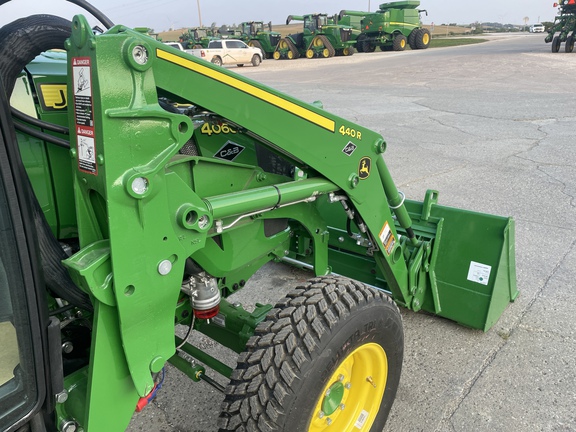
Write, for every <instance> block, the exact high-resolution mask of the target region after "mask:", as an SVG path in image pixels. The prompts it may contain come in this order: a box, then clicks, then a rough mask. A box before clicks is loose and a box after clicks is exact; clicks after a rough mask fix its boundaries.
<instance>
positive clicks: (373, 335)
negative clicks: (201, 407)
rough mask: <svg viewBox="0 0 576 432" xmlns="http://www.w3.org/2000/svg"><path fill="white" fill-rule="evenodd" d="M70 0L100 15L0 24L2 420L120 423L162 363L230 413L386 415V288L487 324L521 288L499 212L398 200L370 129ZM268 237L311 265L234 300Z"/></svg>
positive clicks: (395, 325)
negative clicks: (232, 359) (269, 296)
mask: <svg viewBox="0 0 576 432" xmlns="http://www.w3.org/2000/svg"><path fill="white" fill-rule="evenodd" d="M16 1H17V0H16ZM3 3H4V2H3ZM73 3H75V4H77V5H81V6H83V7H84V8H85V9H86V10H87V11H88V12H89V13H91V14H93V15H94V16H95V17H96V18H97V19H98V20H99V21H100V22H101V23H102V24H104V26H106V27H107V30H106V31H104V32H103V33H100V32H94V31H93V30H92V29H91V28H90V25H89V23H88V21H87V19H86V18H85V17H84V16H83V15H76V16H74V17H72V20H71V21H69V20H67V19H64V18H59V17H55V16H50V15H35V16H30V17H24V18H22V19H19V20H17V21H14V22H13V23H11V24H8V25H7V26H5V27H3V28H2V29H1V30H0V81H1V83H2V91H0V126H1V134H0V253H1V255H0V342H1V344H0V346H1V347H2V355H1V356H0V362H1V363H0V430H3V431H16V430H31V431H44V430H59V431H63V432H74V431H85V432H111V431H122V430H124V429H125V428H126V427H127V425H128V423H129V421H130V419H131V417H132V416H133V415H139V414H135V413H137V412H139V411H142V410H146V405H147V404H148V403H149V402H150V401H151V400H152V399H153V398H154V397H155V396H156V395H157V394H158V393H159V392H161V391H163V390H164V389H163V388H162V387H163V386H164V387H165V386H166V385H167V384H166V382H164V375H165V370H166V368H167V366H168V364H169V363H170V364H171V365H172V367H175V368H177V369H179V370H181V371H183V372H184V374H186V376H188V377H190V378H191V380H193V381H195V382H201V383H200V384H198V391H199V392H200V391H205V389H206V386H211V387H213V388H214V389H216V390H217V391H219V392H221V393H222V400H223V402H222V406H221V413H220V415H219V418H218V419H215V420H214V423H215V424H216V423H217V425H218V427H219V429H220V430H221V431H297V432H300V431H335V432H342V431H364V432H366V431H381V430H382V428H383V426H384V424H385V422H386V418H387V416H388V413H389V412H390V408H391V406H392V403H393V401H394V398H395V394H396V390H397V388H398V383H399V381H400V377H401V368H402V357H403V338H404V336H403V329H402V321H401V318H400V314H399V310H398V307H403V308H408V309H411V310H413V311H425V312H426V313H429V314H434V315H437V316H439V317H443V318H446V319H450V320H453V321H455V322H457V323H460V324H461V325H464V326H467V327H471V328H475V329H480V330H484V331H486V330H488V329H489V328H490V327H491V326H492V325H493V324H494V323H495V322H496V321H497V320H498V318H499V316H500V315H501V314H502V312H503V311H504V309H505V308H506V306H507V304H508V303H509V302H510V301H512V300H514V299H515V297H516V296H517V294H518V291H517V289H516V278H515V263H514V222H513V220H512V219H510V218H507V217H500V216H493V215H487V214H480V213H475V212H471V211H466V210H460V209H455V208H450V207H445V206H442V205H440V204H439V202H438V192H437V191H434V190H430V191H428V192H427V193H426V194H425V196H424V197H423V200H422V201H414V200H410V199H408V198H407V197H405V196H404V194H403V193H402V192H400V191H399V190H398V189H397V187H396V186H395V184H394V181H393V180H392V177H391V174H390V172H389V170H388V168H387V165H386V158H385V154H386V153H385V152H386V147H387V146H386V142H385V141H384V139H383V138H382V137H381V136H380V135H379V134H377V133H375V132H372V131H370V130H368V129H366V128H365V127H363V126H360V125H358V124H354V123H353V122H351V121H349V120H346V119H344V118H340V117H338V116H335V115H333V114H330V112H329V111H328V110H324V109H322V108H321V107H320V106H319V105H318V104H308V103H305V102H302V101H300V100H297V99H295V98H293V97H291V96H289V95H286V94H282V93H280V92H278V91H276V90H274V89H272V88H269V87H267V86H264V85H262V84H260V83H258V82H255V81H252V80H250V79H248V78H245V77H243V76H240V75H237V74H235V73H234V72H231V71H228V70H226V69H222V68H221V67H215V66H213V65H212V64H210V63H208V62H205V61H203V60H202V59H199V58H195V57H192V56H190V55H188V54H186V53H185V52H182V51H178V50H176V49H173V48H171V47H169V46H167V45H164V44H162V43H161V42H158V41H156V40H154V39H152V38H150V37H149V36H147V35H145V34H142V33H140V32H138V31H135V30H132V29H130V28H128V27H125V26H123V25H115V24H113V23H112V22H111V21H110V19H108V18H107V17H106V16H104V15H102V14H101V13H100V12H99V11H98V10H97V9H95V8H93V7H91V6H90V5H88V4H87V3H85V2H84V0H73ZM10 104H11V105H10ZM271 261H277V262H284V263H286V265H295V266H299V267H305V268H309V269H310V271H311V275H310V280H309V281H307V282H305V283H301V284H299V285H297V286H294V289H293V290H291V291H290V292H289V294H287V295H286V296H285V297H283V298H278V300H277V302H276V303H275V304H273V305H268V304H266V305H265V304H260V303H257V304H256V307H255V308H254V309H253V310H252V309H250V311H249V310H247V309H244V308H243V307H242V306H241V305H240V304H238V303H236V302H229V301H228V300H227V298H228V297H229V296H230V295H232V294H234V293H237V296H239V297H240V298H241V296H242V294H243V290H245V289H249V285H247V281H249V279H250V277H251V276H252V275H253V274H254V273H255V272H256V271H257V270H258V269H260V268H261V267H262V266H264V265H265V264H266V263H269V262H271ZM271 289H273V287H271ZM279 297H280V296H279ZM240 303H241V302H240ZM176 325H184V326H186V327H187V328H188V335H186V336H183V337H177V336H175V327H176ZM196 332H201V333H203V334H205V335H207V336H208V337H210V338H211V339H212V340H214V341H216V342H218V343H220V344H222V345H224V346H226V347H228V348H230V349H232V350H234V351H235V352H237V353H238V359H237V362H236V366H235V367H230V366H228V365H227V364H226V362H225V361H223V360H225V359H218V358H214V357H213V356H211V355H209V354H208V353H206V352H205V351H204V350H202V349H200V348H199V347H195V346H193V345H192V344H191V343H190V334H191V333H196ZM192 360H194V361H192ZM217 374H219V375H222V376H224V377H226V379H228V380H229V384H228V385H227V386H222V385H221V384H219V383H218V381H217V380H215V379H214V377H215V376H216V375H217ZM189 409H191V410H194V406H189ZM190 428H191V430H192V429H193V425H191V426H190Z"/></svg>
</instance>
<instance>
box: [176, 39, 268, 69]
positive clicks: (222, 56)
mask: <svg viewBox="0 0 576 432" xmlns="http://www.w3.org/2000/svg"><path fill="white" fill-rule="evenodd" d="M186 51H187V52H189V53H190V54H192V55H193V56H196V57H200V58H202V59H204V60H206V61H209V62H212V63H214V64H215V65H218V66H222V65H225V64H235V65H237V66H244V65H245V64H248V63H250V64H252V66H258V65H259V64H260V63H262V59H263V58H264V55H263V54H262V51H261V50H260V48H254V47H250V46H248V45H246V44H245V43H244V42H242V41H241V40H237V39H221V40H213V41H210V43H209V44H208V48H201V49H193V50H186Z"/></svg>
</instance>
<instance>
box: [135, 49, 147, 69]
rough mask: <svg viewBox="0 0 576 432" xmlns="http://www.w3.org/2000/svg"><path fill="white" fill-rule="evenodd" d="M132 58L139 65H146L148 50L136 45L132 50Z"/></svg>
mask: <svg viewBox="0 0 576 432" xmlns="http://www.w3.org/2000/svg"><path fill="white" fill-rule="evenodd" d="M132 58H133V59H134V61H135V62H136V63H138V64H139V65H145V64H146V63H148V50H147V49H146V48H144V47H143V46H142V45H136V46H135V47H134V48H133V49H132Z"/></svg>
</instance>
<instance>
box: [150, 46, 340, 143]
mask: <svg viewBox="0 0 576 432" xmlns="http://www.w3.org/2000/svg"><path fill="white" fill-rule="evenodd" d="M156 56H157V57H158V58H160V59H162V60H166V61H168V62H170V63H174V64H176V65H178V66H182V67H184V68H186V69H189V70H191V71H194V72H197V73H199V74H201V75H204V76H206V77H208V78H212V79H214V80H216V81H218V82H221V83H222V84H226V85H229V86H230V87H233V88H235V89H238V90H240V91H243V92H245V93H248V94H249V95H251V96H254V97H256V98H258V99H260V100H263V101H264V102H268V103H269V104H272V105H275V106H277V107H278V108H281V109H283V110H285V111H288V112H290V113H292V114H294V115H296V116H298V117H301V118H303V119H304V120H308V121H309V122H312V123H314V124H317V125H318V126H320V127H322V128H324V129H326V130H328V131H330V132H334V130H335V129H336V123H335V122H334V120H331V119H329V118H327V117H324V116H322V115H320V114H317V113H315V112H314V111H310V110H309V109H307V108H304V107H301V106H300V105H298V104H295V103H294V102H290V101H288V100H286V99H283V98H281V97H280V96H276V95H274V94H272V93H270V92H267V91H265V90H262V89H260V88H258V87H255V86H253V85H252V84H248V83H246V82H243V81H241V80H239V79H238V78H234V77H231V76H228V75H226V74H223V73H222V72H218V71H215V70H212V69H211V68H209V67H206V66H204V65H201V64H198V63H196V62H193V61H191V60H187V59H184V58H182V57H180V56H177V55H175V54H171V53H169V52H167V51H163V50H161V49H158V48H157V49H156Z"/></svg>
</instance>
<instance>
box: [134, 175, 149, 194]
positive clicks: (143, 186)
mask: <svg viewBox="0 0 576 432" xmlns="http://www.w3.org/2000/svg"><path fill="white" fill-rule="evenodd" d="M147 190H148V180H146V179H145V178H144V177H136V178H135V179H134V180H132V191H133V192H134V193H135V194H136V195H144V194H145V193H146V191H147Z"/></svg>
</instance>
